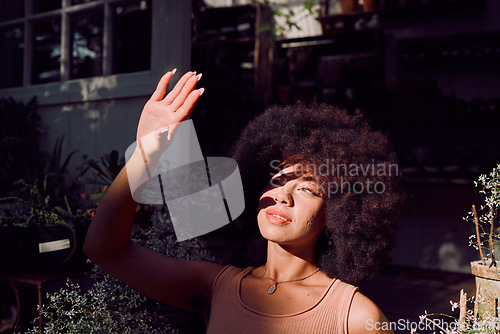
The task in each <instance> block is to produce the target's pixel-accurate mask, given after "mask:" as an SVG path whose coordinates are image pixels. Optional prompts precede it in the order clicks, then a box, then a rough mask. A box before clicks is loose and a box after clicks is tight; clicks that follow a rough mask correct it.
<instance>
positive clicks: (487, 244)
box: [464, 164, 500, 267]
mask: <svg viewBox="0 0 500 334" xmlns="http://www.w3.org/2000/svg"><path fill="white" fill-rule="evenodd" d="M474 184H475V186H476V187H481V190H480V191H479V192H480V193H481V194H484V195H485V204H483V205H481V206H480V208H479V210H477V209H476V207H475V205H473V206H472V210H471V211H470V212H469V213H468V215H467V216H466V217H465V218H464V219H465V220H467V221H472V222H473V223H474V225H475V228H476V234H475V235H472V236H471V241H470V244H471V245H472V246H473V247H475V248H476V249H478V250H479V253H480V256H481V261H482V263H483V265H486V264H487V263H488V264H489V266H490V267H491V266H495V267H497V266H498V264H497V262H496V258H495V250H496V249H498V247H500V226H499V227H496V228H495V220H496V219H497V213H498V208H499V206H500V164H499V165H497V166H496V167H495V168H494V169H493V170H492V171H491V172H490V174H483V175H481V176H479V179H478V181H476V182H475V183H474ZM483 250H486V254H484V252H483Z"/></svg>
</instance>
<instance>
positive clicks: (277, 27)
mask: <svg viewBox="0 0 500 334" xmlns="http://www.w3.org/2000/svg"><path fill="white" fill-rule="evenodd" d="M260 2H262V3H263V4H264V5H266V6H268V7H269V8H270V9H271V13H272V22H271V23H265V24H262V25H261V26H260V27H259V31H261V32H265V31H272V32H273V37H274V38H278V39H279V38H285V36H286V35H287V34H288V33H289V32H290V31H291V30H292V29H294V28H295V29H297V30H301V28H300V26H299V25H298V23H299V22H300V21H302V20H304V19H306V18H308V17H311V16H313V17H317V14H318V13H317V12H318V10H319V4H318V3H317V2H318V1H310V0H305V1H303V5H302V6H297V8H296V9H292V8H291V6H290V4H289V3H286V2H284V3H274V2H272V1H270V0H262V1H260Z"/></svg>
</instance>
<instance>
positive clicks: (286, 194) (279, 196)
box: [274, 185, 293, 206]
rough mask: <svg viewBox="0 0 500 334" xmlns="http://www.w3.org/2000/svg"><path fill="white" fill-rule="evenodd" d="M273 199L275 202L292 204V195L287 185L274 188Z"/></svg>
mask: <svg viewBox="0 0 500 334" xmlns="http://www.w3.org/2000/svg"><path fill="white" fill-rule="evenodd" d="M274 201H275V202H276V203H281V204H285V205H287V206H292V205H293V197H292V194H291V191H290V189H289V187H287V185H284V186H282V187H278V188H276V189H275V193H274Z"/></svg>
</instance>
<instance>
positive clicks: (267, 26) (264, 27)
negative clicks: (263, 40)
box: [259, 23, 271, 32]
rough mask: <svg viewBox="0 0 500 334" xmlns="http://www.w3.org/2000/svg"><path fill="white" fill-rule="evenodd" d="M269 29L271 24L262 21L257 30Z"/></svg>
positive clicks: (265, 30) (264, 30)
mask: <svg viewBox="0 0 500 334" xmlns="http://www.w3.org/2000/svg"><path fill="white" fill-rule="evenodd" d="M270 30H271V25H270V24H269V23H263V24H261V25H260V27H259V32H267V31H270Z"/></svg>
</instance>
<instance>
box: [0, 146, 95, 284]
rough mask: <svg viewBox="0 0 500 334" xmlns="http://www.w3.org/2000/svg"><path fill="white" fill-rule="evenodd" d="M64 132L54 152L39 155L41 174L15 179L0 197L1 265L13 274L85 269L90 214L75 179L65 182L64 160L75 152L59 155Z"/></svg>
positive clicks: (36, 172)
mask: <svg viewBox="0 0 500 334" xmlns="http://www.w3.org/2000/svg"><path fill="white" fill-rule="evenodd" d="M63 139H64V138H63V137H61V138H59V139H58V140H57V141H56V144H55V146H54V149H53V151H52V155H51V156H49V157H48V158H45V159H44V157H43V155H40V157H39V158H40V159H39V160H40V161H44V160H45V162H44V163H41V164H40V166H39V168H38V170H37V171H35V174H36V175H39V176H38V178H36V179H35V180H34V181H33V182H27V181H29V180H30V179H29V178H27V179H22V178H21V179H17V178H14V181H15V183H16V187H15V188H14V189H13V190H12V191H10V192H9V193H7V194H3V197H2V198H0V229H1V231H0V269H1V271H3V272H11V273H24V274H28V273H29V274H35V273H37V274H38V273H44V274H48V273H62V272H67V271H75V270H78V271H79V270H83V265H84V263H85V259H86V258H85V257H84V255H83V252H82V251H81V248H82V247H81V246H82V244H83V239H84V235H85V233H86V228H87V227H88V224H89V222H90V215H89V214H87V213H85V212H83V213H80V212H79V211H78V210H77V208H78V207H79V195H78V188H79V184H78V182H76V181H72V182H67V177H66V169H67V165H68V163H69V161H70V159H71V157H72V156H73V154H74V153H75V152H72V153H70V154H69V155H68V156H67V157H66V159H65V160H64V161H62V160H61V148H62V142H63Z"/></svg>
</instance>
